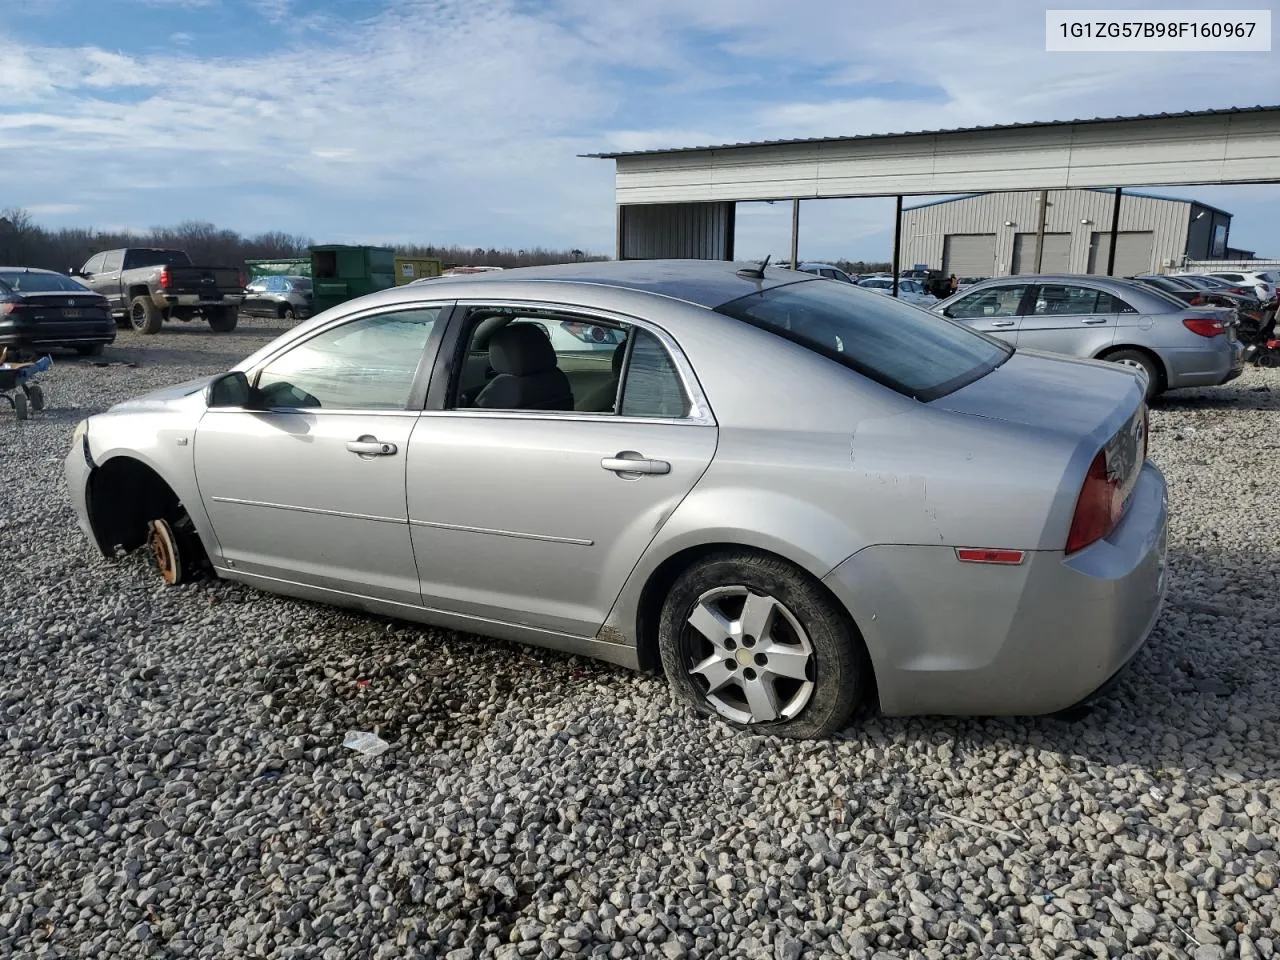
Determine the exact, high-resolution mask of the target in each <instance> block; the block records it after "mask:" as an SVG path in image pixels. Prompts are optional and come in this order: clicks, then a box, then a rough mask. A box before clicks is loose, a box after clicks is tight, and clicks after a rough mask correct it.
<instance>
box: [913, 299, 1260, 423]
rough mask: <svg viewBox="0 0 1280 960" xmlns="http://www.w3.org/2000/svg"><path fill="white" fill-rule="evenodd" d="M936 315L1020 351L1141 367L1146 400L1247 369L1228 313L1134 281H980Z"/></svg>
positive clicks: (939, 307) (1224, 379)
mask: <svg viewBox="0 0 1280 960" xmlns="http://www.w3.org/2000/svg"><path fill="white" fill-rule="evenodd" d="M933 310H934V311H935V312H937V313H940V314H942V315H943V316H945V317H950V318H951V319H953V320H956V321H957V322H959V323H963V324H964V325H965V326H968V327H970V328H972V329H974V330H978V331H981V332H982V333H986V334H990V335H992V336H995V337H999V338H1000V339H1002V340H1005V341H1007V342H1009V343H1011V344H1014V345H1016V346H1017V347H1018V348H1019V349H1020V350H1022V349H1026V350H1043V351H1047V352H1049V353H1061V354H1065V355H1067V356H1070V357H1083V358H1096V359H1099V360H1110V361H1112V362H1115V363H1121V364H1124V365H1125V366H1129V367H1133V368H1135V369H1139V370H1141V371H1142V372H1143V373H1144V374H1145V375H1146V378H1147V396H1148V399H1150V398H1152V397H1155V396H1157V395H1158V394H1160V393H1163V392H1164V391H1165V390H1176V389H1179V388H1180V387H1205V386H1217V385H1219V384H1222V383H1226V382H1227V381H1229V380H1233V379H1235V378H1236V377H1238V376H1240V374H1241V372H1242V371H1243V370H1244V345H1243V344H1241V343H1240V342H1239V338H1238V336H1237V332H1236V318H1235V315H1234V313H1233V312H1232V311H1230V310H1225V309H1222V308H1219V307H1193V306H1189V305H1188V304H1186V303H1183V302H1182V301H1181V300H1179V299H1177V298H1176V297H1173V296H1170V295H1169V294H1166V293H1163V292H1162V291H1160V290H1156V289H1154V288H1152V287H1149V286H1147V285H1145V284H1142V283H1139V282H1137V281H1134V280H1122V279H1118V278H1114V277H1094V276H1080V275H1076V274H1064V275H1042V276H1016V277H1001V278H998V279H992V280H984V281H983V282H982V283H978V284H975V285H974V286H973V287H970V288H969V289H968V290H965V291H963V292H961V293H957V294H955V295H954V296H951V297H948V298H947V299H946V300H943V301H942V302H941V303H939V304H937V305H936V306H935V307H933Z"/></svg>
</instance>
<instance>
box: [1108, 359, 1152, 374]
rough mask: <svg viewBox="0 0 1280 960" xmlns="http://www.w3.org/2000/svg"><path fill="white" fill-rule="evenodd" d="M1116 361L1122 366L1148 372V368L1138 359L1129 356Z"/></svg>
mask: <svg viewBox="0 0 1280 960" xmlns="http://www.w3.org/2000/svg"><path fill="white" fill-rule="evenodd" d="M1116 362H1117V363H1118V364H1120V366H1122V367H1128V368H1129V369H1131V370H1141V371H1142V372H1143V373H1146V372H1147V368H1146V367H1144V366H1143V365H1142V364H1141V363H1139V362H1138V361H1137V360H1130V359H1129V358H1128V357H1125V358H1124V359H1123V360H1117V361H1116Z"/></svg>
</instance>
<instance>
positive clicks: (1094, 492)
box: [1067, 450, 1124, 553]
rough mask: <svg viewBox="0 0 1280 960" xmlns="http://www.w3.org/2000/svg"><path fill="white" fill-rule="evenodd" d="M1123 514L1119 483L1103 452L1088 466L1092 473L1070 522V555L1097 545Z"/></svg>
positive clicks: (1081, 492)
mask: <svg viewBox="0 0 1280 960" xmlns="http://www.w3.org/2000/svg"><path fill="white" fill-rule="evenodd" d="M1123 513H1124V503H1123V502H1122V499H1121V494H1120V480H1119V479H1118V478H1112V477H1111V476H1109V474H1108V471H1107V454H1106V452H1105V451H1103V450H1099V451H1098V455H1097V456H1096V457H1094V458H1093V463H1091V464H1089V473H1088V475H1087V476H1086V477H1085V478H1084V486H1083V487H1081V488H1080V498H1079V499H1078V500H1077V501H1076V512H1075V516H1073V517H1072V518H1071V532H1070V533H1068V534H1067V553H1075V552H1076V551H1077V550H1083V549H1084V548H1085V547H1087V546H1089V544H1091V543H1097V542H1098V541H1099V540H1101V539H1102V538H1103V537H1105V536H1106V535H1107V534H1109V533H1110V532H1111V531H1112V530H1114V529H1115V526H1116V524H1117V523H1119V522H1120V517H1121V515H1122V514H1123Z"/></svg>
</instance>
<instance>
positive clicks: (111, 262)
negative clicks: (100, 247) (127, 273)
mask: <svg viewBox="0 0 1280 960" xmlns="http://www.w3.org/2000/svg"><path fill="white" fill-rule="evenodd" d="M123 264H124V251H123V250H112V251H111V252H110V253H108V254H107V255H106V256H105V257H104V258H103V261H102V272H103V273H115V272H116V271H117V270H119V269H120V268H121V266H122V265H123Z"/></svg>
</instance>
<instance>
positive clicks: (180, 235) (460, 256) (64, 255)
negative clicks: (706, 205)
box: [0, 208, 609, 273]
mask: <svg viewBox="0 0 1280 960" xmlns="http://www.w3.org/2000/svg"><path fill="white" fill-rule="evenodd" d="M314 245H315V242H314V241H313V240H312V239H311V238H310V237H307V236H302V235H300V234H292V233H283V232H280V231H270V232H267V233H259V234H254V235H252V236H245V235H243V234H240V233H237V232H236V231H234V230H227V229H223V228H221V227H218V226H217V225H215V224H212V223H207V222H204V221H200V220H187V221H184V222H182V223H179V224H178V225H177V226H173V227H152V228H151V229H150V230H147V231H141V232H130V233H123V232H118V231H111V230H95V229H92V228H86V227H60V228H58V229H56V230H54V229H50V228H48V227H44V226H41V225H40V224H38V223H37V222H36V221H35V218H33V217H32V216H31V215H30V214H29V213H28V212H27V211H26V210H22V209H17V208H10V209H7V210H3V211H0V266H17V267H42V268H44V269H46V270H57V271H59V272H63V273H65V272H66V271H67V270H69V269H71V268H73V267H76V268H78V267H80V266H81V265H83V264H84V262H85V261H86V260H88V259H89V258H90V257H91V256H93V255H94V254H95V253H100V252H101V251H103V250H111V249H114V248H116V247H168V248H173V249H178V250H185V251H186V252H187V255H188V256H190V257H191V259H192V261H193V262H195V263H198V264H202V265H206V266H211V267H240V268H243V267H244V264H245V261H246V260H275V259H291V258H295V257H305V256H306V255H307V248H309V247H312V246H314ZM383 246H390V247H393V248H394V249H395V251H396V253H397V254H399V255H400V256H407V257H437V258H439V259H440V260H441V261H443V263H444V266H445V268H446V269H448V268H449V267H456V266H492V267H529V266H537V265H540V264H547V263H566V262H569V261H574V260H607V259H609V258H608V257H605V256H602V255H600V254H595V253H589V252H586V251H583V250H576V249H575V250H550V249H547V248H544V247H534V248H533V249H529V250H511V249H497V248H495V247H490V248H488V249H485V248H483V247H461V246H456V245H450V246H442V245H421V244H407V245H406V244H383Z"/></svg>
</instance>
